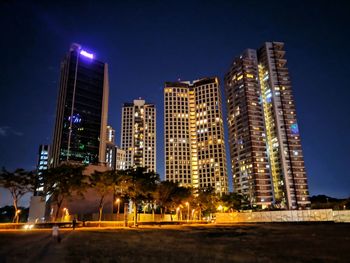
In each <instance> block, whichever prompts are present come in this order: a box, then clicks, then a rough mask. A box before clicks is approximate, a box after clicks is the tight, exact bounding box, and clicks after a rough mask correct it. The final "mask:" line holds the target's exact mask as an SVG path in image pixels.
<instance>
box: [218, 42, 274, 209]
mask: <svg viewBox="0 0 350 263" xmlns="http://www.w3.org/2000/svg"><path fill="white" fill-rule="evenodd" d="M225 91H226V99H227V105H228V107H227V116H228V132H229V146H230V156H231V169H232V176H233V180H232V181H233V186H234V190H235V191H236V192H237V193H239V194H242V195H245V196H247V197H248V200H249V202H250V203H251V204H255V205H258V206H261V207H267V206H269V205H271V204H272V203H273V193H272V185H271V178H270V169H269V160H268V155H267V146H266V131H265V125H264V109H263V105H262V104H261V90H260V82H259V72H258V60H257V54H256V51H255V50H253V49H248V50H246V51H245V52H243V54H242V55H241V56H239V57H237V58H235V59H234V61H233V63H232V65H231V68H230V70H229V72H228V73H227V74H226V76H225Z"/></svg>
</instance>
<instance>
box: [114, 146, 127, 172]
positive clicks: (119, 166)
mask: <svg viewBox="0 0 350 263" xmlns="http://www.w3.org/2000/svg"><path fill="white" fill-rule="evenodd" d="M115 152H116V154H115V155H116V161H115V169H116V170H125V169H126V157H125V155H126V153H125V150H123V149H120V147H118V146H116V147H115Z"/></svg>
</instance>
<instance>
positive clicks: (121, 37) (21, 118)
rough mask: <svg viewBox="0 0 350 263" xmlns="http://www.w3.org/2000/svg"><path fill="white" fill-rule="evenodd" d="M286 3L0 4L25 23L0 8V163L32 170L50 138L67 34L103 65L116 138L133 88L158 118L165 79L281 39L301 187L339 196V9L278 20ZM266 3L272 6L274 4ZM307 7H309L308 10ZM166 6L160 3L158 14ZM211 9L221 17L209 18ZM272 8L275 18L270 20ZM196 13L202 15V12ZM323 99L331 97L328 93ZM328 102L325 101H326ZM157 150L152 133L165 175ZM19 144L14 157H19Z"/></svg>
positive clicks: (343, 189) (342, 109)
mask: <svg viewBox="0 0 350 263" xmlns="http://www.w3.org/2000/svg"><path fill="white" fill-rule="evenodd" d="M294 6H295V5H294V4H292V3H287V4H286V7H285V9H288V10H287V11H286V13H283V15H281V14H278V12H271V11H269V10H268V8H267V7H264V6H263V5H262V4H256V6H254V7H252V9H250V8H249V6H244V5H242V4H239V5H238V6H234V5H233V3H228V2H219V3H216V4H215V5H214V4H212V5H211V4H209V3H206V4H203V5H202V6H201V7H200V8H199V9H198V10H199V11H198V12H197V11H195V10H197V9H196V8H197V5H196V4H194V3H189V5H188V6H187V8H186V9H182V8H181V7H180V5H179V6H178V5H175V6H174V5H171V6H170V7H167V6H165V5H161V6H160V7H159V6H158V7H155V6H153V5H150V6H147V5H143V4H142V3H139V4H138V5H137V4H134V5H132V4H130V5H127V4H119V5H118V6H116V7H113V6H110V9H111V11H110V12H107V13H106V14H105V16H106V17H107V20H108V22H101V21H100V19H98V17H100V15H99V13H98V12H97V13H96V12H95V6H94V5H93V4H89V5H86V6H83V7H82V6H80V5H79V7H78V6H74V5H73V6H71V10H66V11H65V12H61V11H62V10H60V8H59V7H58V6H55V5H53V6H47V5H44V4H34V3H32V5H31V6H30V7H29V8H27V7H28V6H27V5H26V4H19V3H17V4H15V5H14V6H11V4H8V5H7V6H5V8H4V9H2V10H7V11H9V12H8V13H9V14H11V12H14V11H15V10H16V12H18V13H19V14H22V13H23V14H26V15H27V16H28V21H29V23H28V26H29V28H26V25H24V24H20V23H17V22H16V20H15V19H14V18H12V17H10V16H9V15H7V14H5V13H4V15H3V16H2V18H1V21H2V24H3V25H10V27H11V28H12V31H13V33H11V32H10V31H8V30H7V31H6V32H7V34H8V35H7V36H8V40H9V41H5V42H3V43H1V47H2V50H9V51H13V52H6V54H4V55H3V61H4V63H2V65H1V68H2V69H3V71H2V72H4V78H3V79H2V80H1V88H2V89H1V90H2V98H1V105H3V106H2V107H3V108H2V109H6V110H3V111H2V113H1V115H0V117H1V118H0V120H1V123H0V134H1V137H0V147H1V149H2V152H1V155H0V161H1V163H0V165H2V166H5V167H6V168H7V169H14V168H17V167H23V168H26V169H34V168H35V163H36V155H35V153H36V151H37V148H38V145H39V144H48V143H51V140H52V132H53V126H54V125H53V123H54V115H55V100H56V98H57V90H58V89H57V87H58V79H59V78H58V74H59V61H60V59H61V58H62V56H63V54H64V53H65V52H66V50H67V47H69V45H70V44H71V43H72V42H77V43H81V44H82V45H84V46H86V47H88V50H92V51H94V52H97V54H96V57H97V58H98V59H101V60H105V61H107V62H108V63H109V64H110V85H111V98H110V107H109V108H110V113H109V118H108V119H109V124H110V125H111V126H112V127H114V128H115V129H116V133H117V134H116V136H117V138H119V135H120V132H119V129H118V123H120V122H121V112H120V107H121V105H122V103H123V102H125V101H129V100H131V99H133V98H136V97H139V96H141V97H142V98H145V99H146V100H147V101H150V102H154V103H155V104H156V105H157V106H158V113H159V116H158V119H159V120H162V117H163V116H162V112H163V109H162V97H163V92H162V90H163V83H164V81H177V80H178V79H179V78H180V79H182V80H188V79H199V78H201V77H205V76H216V75H217V76H219V77H220V79H221V80H222V79H223V75H224V73H225V72H226V71H227V68H228V67H229V65H230V63H231V61H232V59H233V58H234V57H235V56H237V55H238V54H239V53H240V52H241V51H242V50H244V49H246V48H249V47H250V48H254V47H257V46H259V45H261V43H263V42H265V41H283V42H285V43H286V50H287V53H288V54H289V55H288V60H289V70H290V74H291V75H292V81H293V91H294V95H295V100H296V104H297V110H298V121H299V124H300V127H301V134H302V140H303V141H302V145H303V148H304V156H305V165H306V171H307V173H308V179H309V186H310V194H311V195H313V194H317V193H325V194H328V195H333V196H338V197H345V196H348V195H349V194H350V193H349V191H348V189H349V185H350V182H349V178H347V176H346V174H347V171H346V165H345V164H346V163H347V160H348V155H347V152H346V150H345V149H346V147H348V146H349V140H348V139H347V136H346V134H345V131H346V130H347V128H348V127H349V126H350V125H349V123H348V121H347V118H346V116H347V115H348V114H349V109H348V108H347V107H346V106H345V105H346V100H345V99H346V98H347V94H348V91H346V89H345V87H346V82H345V80H343V78H342V76H346V72H347V69H348V64H347V63H346V55H344V54H343V51H344V50H346V48H345V45H344V43H346V41H345V39H346V36H344V35H346V34H344V33H340V32H339V30H340V29H339V28H340V27H339V26H337V25H340V24H341V23H340V22H339V20H335V18H336V17H342V16H341V15H337V16H335V15H334V14H335V13H337V14H339V13H342V12H344V10H345V9H342V8H340V6H331V7H329V6H328V5H326V4H323V3H320V4H319V5H318V6H317V7H314V6H313V5H312V4H311V3H305V4H304V5H303V9H302V10H305V11H302V12H299V16H298V20H293V19H284V18H285V16H286V17H287V18H288V17H289V18H293V17H294V15H295V10H296V8H295V7H294ZM117 7H118V8H119V9H121V10H126V11H125V15H123V14H120V11H118V8H117ZM134 7H135V8H134ZM152 8H155V9H154V10H153V9H152ZM169 8H170V9H169ZM274 8H275V9H274V10H275V11H276V9H277V10H279V9H282V8H281V7H274ZM285 9H284V8H283V10H285ZM78 10H80V11H81V12H78ZM97 10H100V9H97ZM248 10H249V12H248V13H247V18H243V16H242V15H241V13H244V11H248ZM307 10H311V15H310V12H308V11H307ZM134 11H135V12H134ZM165 11H169V12H168V15H166V16H165V15H164V14H165V13H167V12H165ZM180 11H181V12H183V15H184V16H187V17H189V19H188V21H187V23H188V25H189V26H188V29H187V28H186V26H185V24H184V22H182V21H180V20H176V19H172V17H174V16H175V17H176V14H178V13H179V12H180ZM113 12H115V13H116V14H119V17H120V18H118V17H116V16H115V14H114V13H113ZM212 12H214V13H222V14H223V15H222V16H220V17H219V16H213V15H212ZM231 12H232V13H234V14H235V17H234V16H233V15H232V14H231ZM86 13H87V14H90V15H86ZM263 13H264V14H265V15H264V16H262V15H261V14H263ZM73 14H74V15H78V17H82V15H81V14H84V17H88V18H84V19H81V21H78V22H77V20H79V19H77V20H76V19H74V25H73V26H71V25H72V24H73V22H72V20H71V17H73ZM92 14H96V15H97V18H96V17H94V16H93V15H92ZM131 14H132V15H131ZM157 14H162V15H160V16H157ZM276 14H277V16H278V17H279V18H280V19H279V20H278V22H276V21H277V20H276V17H275V15H276ZM128 16H130V17H128ZM231 16H232V17H231ZM324 16H328V19H327V22H324V19H323V18H324ZM205 17H208V18H209V17H210V19H208V21H206V20H203V18H205ZM213 17H215V19H214V18H213ZM344 17H345V16H344ZM148 18H150V19H148ZM250 19H251V20H250ZM199 21H202V22H199ZM100 22H101V25H100V24H99V23H100ZM141 22H142V23H141ZM161 25H164V27H162V26H161ZM100 29H105V31H103V30H102V31H101V30H100ZM112 29H113V30H114V31H113V30H112ZM195 29H196V30H195ZM229 29H232V30H233V31H235V32H236V33H239V37H238V35H237V34H234V36H230V33H229V32H230V31H229ZM108 32H115V34H108ZM325 32H327V36H328V37H327V38H326V39H325V38H324V36H325ZM107 35H108V37H107ZM204 35H206V36H209V35H212V36H213V37H212V38H207V39H205V40H206V42H207V43H203V39H202V38H201V37H203V36H204ZM18 36H20V39H19V40H21V41H18ZM176 38H178V39H180V38H187V40H188V41H184V43H182V42H180V41H174V40H175V39H176ZM140 39H142V41H139V40H140ZM137 40H138V41H137ZM160 40H161V41H160ZM19 50H20V51H21V52H19ZM329 50H332V52H329ZM7 53H8V54H7ZM10 54H11V55H10ZM37 58H40V59H37ZM187 61H192V63H187ZM325 65H332V67H326V66H325ZM335 80H336V82H334V81H335ZM7 87H8V88H7ZM335 87H336V88H335ZM19 94H21V95H19ZM331 97H333V98H334V101H329V98H331ZM43 98H45V100H43ZM313 98H314V99H313ZM329 103H330V105H331V106H327V105H328V104H329ZM344 120H345V121H344ZM162 130H163V128H162V123H160V122H158V124H157V132H158V134H159V137H158V138H161V137H160V136H161V134H162ZM226 138H227V137H226ZM162 148H164V145H163V142H162V140H161V139H158V151H157V161H158V163H159V165H158V167H157V168H158V169H157V171H158V172H159V173H160V174H161V176H164V169H163V167H162V166H163V165H162V163H163V161H164V160H163V159H164V157H163V153H162V151H160V150H159V149H162ZM13 149H16V151H14V150H13ZM19 151H20V152H21V155H18V152H19ZM333 153H337V156H335V154H333ZM229 177H230V176H229Z"/></svg>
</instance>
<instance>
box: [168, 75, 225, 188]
mask: <svg viewBox="0 0 350 263" xmlns="http://www.w3.org/2000/svg"><path fill="white" fill-rule="evenodd" d="M221 105H222V101H221V94H220V86H219V81H218V78H216V77H214V78H203V79H200V80H195V81H193V82H192V83H191V82H166V83H165V88H164V111H165V112H164V120H165V122H164V131H165V135H164V140H165V178H166V180H168V181H173V182H178V183H180V184H181V185H183V186H190V187H193V188H194V189H195V190H196V189H200V188H208V187H211V188H213V189H215V191H216V192H217V193H220V194H222V193H227V192H228V182H227V167H226V152H225V143H224V127H223V116H222V107H221Z"/></svg>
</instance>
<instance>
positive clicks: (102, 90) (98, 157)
mask: <svg viewBox="0 0 350 263" xmlns="http://www.w3.org/2000/svg"><path fill="white" fill-rule="evenodd" d="M108 92H109V85H108V65H107V64H106V63H104V62H101V61H99V60H97V59H96V58H95V57H94V55H93V54H91V53H89V52H87V51H85V50H84V49H82V48H81V46H80V45H77V44H73V45H72V46H71V48H70V51H69V52H68V54H67V55H66V56H65V58H64V59H63V61H62V63H61V79H60V88H59V95H58V103H57V112H56V123H55V130H54V140H53V146H52V166H53V167H55V166H57V165H59V164H60V163H61V162H65V161H69V162H76V163H84V164H97V163H100V162H102V163H104V162H105V154H106V143H105V141H106V127H107V114H108Z"/></svg>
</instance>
